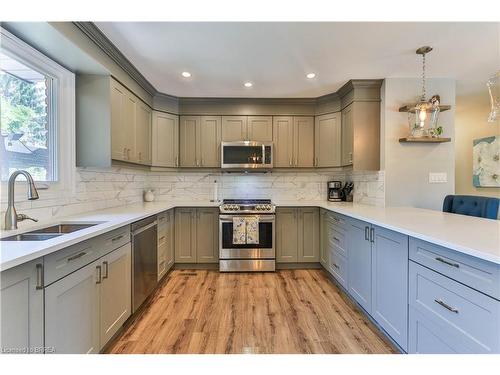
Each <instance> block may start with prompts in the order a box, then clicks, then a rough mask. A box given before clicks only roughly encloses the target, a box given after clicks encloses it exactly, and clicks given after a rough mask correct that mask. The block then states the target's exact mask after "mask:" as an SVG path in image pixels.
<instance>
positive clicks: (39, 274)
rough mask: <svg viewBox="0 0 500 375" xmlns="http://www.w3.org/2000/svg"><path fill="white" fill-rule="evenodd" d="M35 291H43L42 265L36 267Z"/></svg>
mask: <svg viewBox="0 0 500 375" xmlns="http://www.w3.org/2000/svg"><path fill="white" fill-rule="evenodd" d="M36 289H37V290H39V289H43V264H40V263H38V264H37V265H36Z"/></svg>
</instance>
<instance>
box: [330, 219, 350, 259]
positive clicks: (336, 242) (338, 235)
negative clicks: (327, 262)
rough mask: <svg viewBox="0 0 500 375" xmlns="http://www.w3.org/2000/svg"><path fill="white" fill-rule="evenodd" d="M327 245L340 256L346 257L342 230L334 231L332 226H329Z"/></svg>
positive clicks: (344, 238) (344, 237)
mask: <svg viewBox="0 0 500 375" xmlns="http://www.w3.org/2000/svg"><path fill="white" fill-rule="evenodd" d="M328 229H329V230H328V244H329V246H331V247H334V248H335V249H336V250H337V251H338V252H339V253H340V254H341V255H342V256H344V257H346V256H347V246H346V236H345V232H344V231H342V230H337V229H335V227H334V226H332V225H331V224H329V228H328Z"/></svg>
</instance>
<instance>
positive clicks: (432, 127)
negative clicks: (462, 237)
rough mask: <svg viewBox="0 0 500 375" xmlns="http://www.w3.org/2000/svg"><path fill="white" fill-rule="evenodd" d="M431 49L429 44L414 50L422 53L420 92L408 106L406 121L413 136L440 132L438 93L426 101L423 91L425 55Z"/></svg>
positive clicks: (418, 136) (426, 135) (425, 135)
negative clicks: (415, 100)
mask: <svg viewBox="0 0 500 375" xmlns="http://www.w3.org/2000/svg"><path fill="white" fill-rule="evenodd" d="M431 51H432V47H429V46H425V47H420V48H419V49H417V51H416V53H417V54H418V55H422V94H421V95H420V101H419V102H418V103H416V104H415V105H412V106H410V107H409V108H408V123H409V126H410V134H411V137H413V138H420V137H437V136H439V134H440V131H439V130H438V128H439V127H438V126H437V121H438V116H439V112H440V98H439V95H434V96H433V97H432V98H431V100H429V101H427V98H426V91H425V56H426V54H428V53H429V52H431Z"/></svg>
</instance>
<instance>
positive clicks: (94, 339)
mask: <svg viewBox="0 0 500 375" xmlns="http://www.w3.org/2000/svg"><path fill="white" fill-rule="evenodd" d="M130 291H131V247H130V243H127V244H126V245H123V246H122V247H120V248H118V249H116V250H114V251H112V252H111V253H109V254H107V255H105V256H103V257H101V258H99V259H97V260H95V261H94V262H92V263H90V264H88V265H86V266H84V267H82V268H80V269H78V270H77V271H75V272H73V273H71V274H69V275H67V276H65V277H63V278H62V279H60V280H58V281H56V282H54V283H52V284H51V285H49V286H47V287H46V288H45V347H46V348H47V351H49V352H54V353H98V352H99V351H100V350H101V349H102V347H103V346H104V345H105V344H106V343H107V342H108V341H109V339H110V338H111V337H112V336H113V335H114V334H115V333H116V332H117V331H118V329H119V328H120V327H121V326H122V325H123V323H124V322H125V321H126V320H127V319H128V317H129V316H130V314H131V293H130Z"/></svg>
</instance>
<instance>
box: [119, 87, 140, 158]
mask: <svg viewBox="0 0 500 375" xmlns="http://www.w3.org/2000/svg"><path fill="white" fill-rule="evenodd" d="M124 106H125V108H124V110H123V127H122V132H123V137H125V149H126V155H125V161H133V162H136V161H137V156H136V149H135V136H136V121H137V99H136V98H135V97H134V96H133V95H132V94H131V93H130V92H128V91H127V95H126V96H125V103H124Z"/></svg>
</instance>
